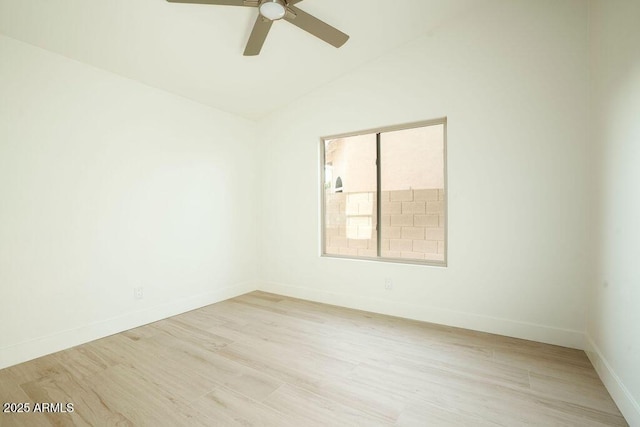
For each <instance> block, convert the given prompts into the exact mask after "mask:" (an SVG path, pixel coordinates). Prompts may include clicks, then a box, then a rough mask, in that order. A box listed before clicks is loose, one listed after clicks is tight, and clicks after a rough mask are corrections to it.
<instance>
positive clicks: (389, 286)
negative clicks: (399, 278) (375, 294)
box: [384, 277, 393, 291]
mask: <svg viewBox="0 0 640 427" xmlns="http://www.w3.org/2000/svg"><path fill="white" fill-rule="evenodd" d="M384 288H385V289H386V290H387V291H390V290H392V289H393V280H391V279H390V278H388V277H387V278H386V279H384Z"/></svg>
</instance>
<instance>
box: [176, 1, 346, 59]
mask: <svg viewBox="0 0 640 427" xmlns="http://www.w3.org/2000/svg"><path fill="white" fill-rule="evenodd" d="M167 1H168V2H170V3H194V4H215V5H224V6H244V7H257V8H258V11H259V12H260V13H259V14H258V19H257V20H256V23H255V25H254V26H253V30H252V31H251V35H250V36H249V41H248V42H247V47H246V48H245V50H244V55H245V56H255V55H258V54H259V53H260V50H261V49H262V45H263V44H264V41H265V40H266V38H267V34H268V33H269V30H270V29H271V25H272V24H273V21H278V20H280V19H284V20H285V21H289V22H290V23H292V24H293V25H295V26H296V27H298V28H300V29H302V30H305V31H306V32H308V33H310V34H312V35H314V36H316V37H318V38H319V39H321V40H324V41H325V42H327V43H329V44H330V45H332V46H335V47H340V46H342V45H343V44H345V43H346V42H347V40H348V39H349V36H348V35H346V34H345V33H343V32H342V31H340V30H338V29H336V28H334V27H332V26H331V25H329V24H327V23H325V22H322V21H321V20H319V19H318V18H316V17H314V16H312V15H309V14H308V13H306V12H304V11H302V10H300V9H298V8H297V7H295V6H294V4H296V3H300V2H301V1H302V0H167Z"/></svg>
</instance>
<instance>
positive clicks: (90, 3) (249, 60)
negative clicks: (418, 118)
mask: <svg viewBox="0 0 640 427" xmlns="http://www.w3.org/2000/svg"><path fill="white" fill-rule="evenodd" d="M481 3H482V0H397V1H395V0H394V1H383V0H304V1H302V2H300V3H298V5H297V6H298V7H299V8H300V9H303V10H304V11H306V12H308V13H311V14H313V15H314V16H316V17H317V18H319V19H321V20H323V21H325V22H327V23H329V24H331V25H332V26H334V27H337V28H338V29H340V30H342V31H344V32H345V33H347V34H349V35H350V36H351V38H350V39H349V41H348V42H347V44H346V45H344V46H343V47H342V48H340V49H336V48H334V47H332V46H330V45H328V44H326V43H324V42H322V41H321V40H319V39H317V38H315V37H313V36H311V35H309V34H308V33H306V32H304V31H302V30H300V29H298V28H296V27H295V26H293V25H291V24H290V23H288V22H285V21H278V22H275V23H274V25H273V27H272V29H271V32H270V33H269V36H268V37H267V40H266V43H265V45H264V47H263V49H262V53H261V54H260V56H257V57H245V56H243V55H242V53H243V50H244V47H245V44H246V41H247V39H248V37H249V34H250V32H251V28H252V26H253V23H254V22H255V19H256V16H257V13H258V12H257V9H255V8H246V7H232V6H212V5H199V4H177V3H168V2H167V1H165V0H0V33H2V34H4V35H6V36H9V37H12V38H15V39H18V40H21V41H24V42H27V43H30V44H33V45H36V46H39V47H41V48H44V49H47V50H49V51H52V52H55V53H59V54H62V55H64V56H66V57H69V58H71V59H74V60H77V61H81V62H84V63H87V64H90V65H93V66H96V67H98V68H102V69H105V70H108V71H111V72H114V73H117V74H119V75H121V76H124V77H127V78H130V79H133V80H137V81H139V82H142V83H144V84H147V85H150V86H153V87H157V88H160V89H164V90H166V91H169V92H172V93H175V94H178V95H181V96H184V97H187V98H190V99H192V100H195V101H197V102H201V103H204V104H207V105H210V106H212V107H215V108H218V109H221V110H224V111H228V112H231V113H235V114H238V115H241V116H244V117H247V118H250V119H258V118H261V117H263V116H265V115H267V114H269V113H270V112H271V111H274V110H276V109H277V108H279V107H282V106H284V105H286V104H288V103H290V102H291V101H293V100H294V99H296V98H298V97H300V96H302V95H304V94H306V93H308V92H309V91H311V90H313V89H315V88H318V87H319V86H322V85H323V84H325V83H327V82H329V81H331V80H333V79H335V78H337V77H339V76H341V75H342V74H344V73H347V72H348V71H350V70H352V69H354V68H356V67H360V66H366V64H367V62H369V61H371V60H373V59H375V58H378V57H380V56H382V55H384V54H385V53H386V52H388V51H389V50H391V49H393V48H394V47H396V46H399V45H402V44H403V43H406V42H408V41H410V40H412V39H414V38H416V37H419V36H421V35H423V34H425V33H427V32H429V31H437V28H438V27H439V26H440V25H445V24H446V22H447V21H448V20H450V19H453V18H454V17H455V16H457V15H458V14H460V13H464V12H469V11H470V10H472V8H474V7H480V5H481Z"/></svg>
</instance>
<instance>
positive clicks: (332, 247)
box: [324, 134, 377, 257]
mask: <svg viewBox="0 0 640 427" xmlns="http://www.w3.org/2000/svg"><path fill="white" fill-rule="evenodd" d="M324 152H325V159H324V177H325V182H324V191H325V197H324V201H325V233H324V236H325V248H324V253H325V254H330V255H349V256H360V257H376V256H377V239H376V235H377V231H376V210H377V209H376V203H377V202H376V187H377V182H376V174H377V172H376V135H375V134H369V135H359V136H352V137H347V138H338V139H331V140H326V141H324Z"/></svg>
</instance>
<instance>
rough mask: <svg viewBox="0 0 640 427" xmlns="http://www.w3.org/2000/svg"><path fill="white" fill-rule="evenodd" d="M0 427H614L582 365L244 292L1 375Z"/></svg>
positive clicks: (516, 345) (483, 339)
mask: <svg viewBox="0 0 640 427" xmlns="http://www.w3.org/2000/svg"><path fill="white" fill-rule="evenodd" d="M0 401H1V402H32V403H33V402H61V403H67V402H71V403H73V404H74V409H75V411H74V412H73V413H71V414H52V413H50V414H43V413H29V414H11V415H8V414H0V425H1V426H2V427H5V426H14V425H15V426H30V427H32V426H41V425H42V426H48V425H55V426H68V425H80V426H85V425H90V426H103V425H123V426H125V425H135V426H200V425H202V426H215V425H221V426H227V425H228V426H248V425H269V426H315V425H318V426H320V425H321V426H348V425H362V426H378V425H386V426H389V425H398V426H449V425H453V426H458V425H468V426H489V425H491V426H495V425H502V426H520V425H541V426H556V425H571V426H602V425H611V426H625V425H627V424H626V422H625V420H624V418H623V417H622V415H621V414H620V412H619V411H618V408H617V407H616V405H615V404H614V402H613V401H612V399H611V397H610V396H609V394H608V393H607V391H606V389H605V388H604V386H603V385H602V382H601V381H600V379H599V378H598V376H597V375H596V373H595V371H594V369H593V367H592V366H591V364H590V362H589V360H588V359H587V357H586V355H585V354H584V352H582V351H578V350H572V349H567V348H562V347H556V346H551V345H545V344H540V343H535V342H531V341H524V340H518V339H513V338H505V337H501V336H496V335H490V334H484V333H478V332H471V331H467V330H462V329H455V328H450V327H444V326H437V325H432V324H426V323H421V322H415V321H410V320H404V319H398V318H393V317H387V316H382V315H377V314H371V313H365V312H361V311H355V310H349V309H345V308H340V307H334V306H328V305H323V304H317V303H312V302H308V301H302V300H297V299H293V298H287V297H282V296H278V295H273V294H267V293H263V292H253V293H251V294H247V295H244V296H241V297H237V298H234V299H231V300H228V301H225V302H221V303H218V304H214V305H211V306H208V307H205V308H202V309H199V310H195V311H191V312H188V313H185V314H182V315H179V316H176V317H172V318H170V319H166V320H162V321H159V322H156V323H153V324H150V325H146V326H143V327H140V328H136V329H133V330H130V331H127V332H123V333H121V334H117V335H113V336H110V337H107V338H104V339H101V340H97V341H94V342H91V343H88V344H85V345H81V346H79V347H75V348H72V349H69V350H66V351H63V352H60V353H56V354H52V355H49V356H46V357H42V358H40V359H36V360H33V361H31V362H27V363H23V364H20V365H16V366H13V367H10V368H7V369H4V370H0Z"/></svg>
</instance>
